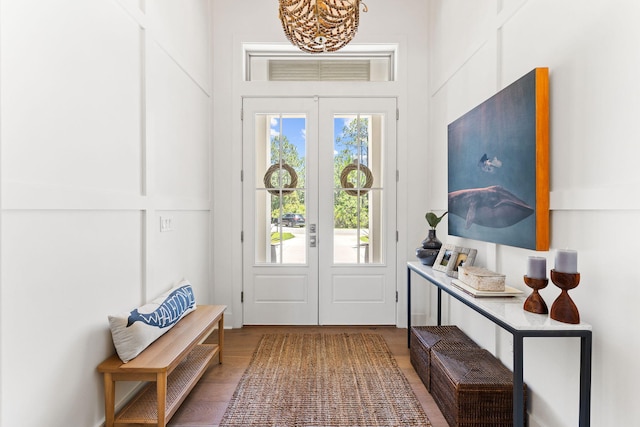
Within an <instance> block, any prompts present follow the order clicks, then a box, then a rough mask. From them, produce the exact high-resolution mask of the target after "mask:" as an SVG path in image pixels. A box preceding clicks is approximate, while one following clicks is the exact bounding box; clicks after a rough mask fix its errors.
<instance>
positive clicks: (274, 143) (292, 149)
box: [270, 135, 306, 218]
mask: <svg viewBox="0 0 640 427" xmlns="http://www.w3.org/2000/svg"><path fill="white" fill-rule="evenodd" d="M270 155H271V164H276V163H278V164H280V161H282V164H284V163H286V164H288V165H289V166H291V167H292V168H293V169H294V170H295V171H296V175H297V178H298V184H297V185H296V187H297V188H304V187H305V177H306V168H305V164H304V158H302V157H301V156H300V154H299V153H298V149H297V148H296V146H295V145H294V144H292V143H291V142H290V141H289V139H288V138H287V137H286V135H282V136H280V135H277V136H274V137H273V138H271V153H270ZM280 180H282V182H280ZM290 183H291V177H290V176H289V173H288V172H287V171H285V170H284V169H279V170H278V171H276V172H275V173H273V175H271V185H272V186H273V188H274V189H279V188H280V185H282V188H283V189H284V188H285V186H286V185H288V184H290ZM304 196H305V192H304V190H296V191H293V192H291V193H282V195H281V194H272V195H271V218H278V217H279V216H280V207H281V206H282V214H283V215H284V214H285V213H299V214H303V215H304V214H305V213H306V208H305V203H304Z"/></svg>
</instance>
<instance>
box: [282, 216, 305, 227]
mask: <svg viewBox="0 0 640 427" xmlns="http://www.w3.org/2000/svg"><path fill="white" fill-rule="evenodd" d="M282 225H284V226H285V227H304V225H305V219H304V215H302V214H293V213H288V214H284V215H282Z"/></svg>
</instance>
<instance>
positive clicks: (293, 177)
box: [262, 163, 298, 194]
mask: <svg viewBox="0 0 640 427" xmlns="http://www.w3.org/2000/svg"><path fill="white" fill-rule="evenodd" d="M282 169H284V170H285V171H287V172H288V173H289V178H290V182H289V184H285V185H284V188H283V189H282V190H279V189H278V190H267V191H268V192H269V193H271V194H280V192H281V191H282V194H289V193H293V192H294V191H295V188H296V187H297V186H298V174H297V173H296V171H295V169H293V168H292V167H291V166H289V165H288V164H286V163H283V164H280V163H274V164H272V165H271V167H269V169H267V172H266V173H265V174H264V178H263V179H262V182H264V186H265V188H274V187H273V184H272V183H271V176H272V175H273V173H274V172H275V171H279V170H282Z"/></svg>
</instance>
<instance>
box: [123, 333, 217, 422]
mask: <svg viewBox="0 0 640 427" xmlns="http://www.w3.org/2000/svg"><path fill="white" fill-rule="evenodd" d="M219 351H220V347H219V346H218V345H217V344H200V345H197V346H195V347H194V349H193V350H191V352H190V353H189V355H188V356H187V357H185V358H184V360H183V361H182V362H180V364H179V365H178V366H177V367H176V369H175V370H174V371H173V372H172V373H171V374H170V375H169V376H168V378H167V399H166V409H165V413H166V419H169V418H171V416H172V415H173V414H174V413H175V412H176V411H177V410H178V408H179V407H180V404H181V403H182V402H183V401H184V399H185V398H186V397H187V395H188V394H189V392H190V391H191V390H192V389H193V387H194V386H195V385H196V383H197V382H198V380H199V379H200V378H201V377H202V375H203V374H204V372H205V371H206V369H207V367H208V366H209V363H210V362H211V360H213V358H214V357H215V356H216V354H218V352H219ZM157 423H158V397H157V387H156V383H155V382H150V383H148V384H147V385H146V386H144V387H143V389H142V390H140V392H139V393H138V394H137V395H136V396H135V397H133V399H131V401H130V402H128V403H127V405H126V406H125V407H124V408H123V409H122V410H121V411H120V412H119V413H118V414H117V415H116V419H115V424H114V425H115V426H121V427H124V426H128V425H157Z"/></svg>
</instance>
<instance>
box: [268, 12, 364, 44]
mask: <svg viewBox="0 0 640 427" xmlns="http://www.w3.org/2000/svg"><path fill="white" fill-rule="evenodd" d="M279 1H280V21H282V28H283V29H284V33H285V35H286V36H287V38H288V39H289V41H291V43H293V45H295V46H297V47H299V48H300V49H301V50H303V51H305V52H309V53H322V52H335V51H336V50H338V49H341V48H343V47H344V46H346V45H347V44H348V43H349V42H350V41H351V40H352V39H353V37H354V36H355V35H356V32H357V31H358V24H359V23H360V4H362V11H363V12H367V11H368V8H367V5H365V4H364V3H363V2H362V1H360V0H279Z"/></svg>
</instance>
